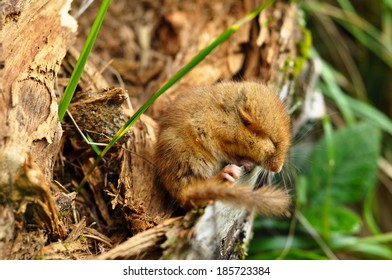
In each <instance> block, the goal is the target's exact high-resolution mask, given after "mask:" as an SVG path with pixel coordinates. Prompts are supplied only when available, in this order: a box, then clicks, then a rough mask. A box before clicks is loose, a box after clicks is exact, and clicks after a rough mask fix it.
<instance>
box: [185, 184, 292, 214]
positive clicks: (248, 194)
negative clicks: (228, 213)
mask: <svg viewBox="0 0 392 280" xmlns="http://www.w3.org/2000/svg"><path fill="white" fill-rule="evenodd" d="M180 197H181V201H180V203H181V204H183V206H185V208H192V207H195V206H199V207H200V206H204V205H205V204H206V203H207V202H208V201H211V200H212V201H216V200H219V201H222V202H225V203H229V204H232V205H236V206H239V207H243V208H246V209H247V210H249V211H256V212H257V213H259V214H261V215H263V216H283V215H286V216H287V215H288V214H289V207H290V204H291V198H290V195H289V193H288V192H287V191H286V190H284V189H281V188H277V187H273V186H270V185H266V186H263V187H261V188H259V189H257V190H252V189H251V188H250V186H249V185H240V186H232V185H231V184H227V183H221V184H214V185H203V186H202V185H200V186H191V187H188V188H185V189H184V190H183V191H182V194H181V196H180Z"/></svg>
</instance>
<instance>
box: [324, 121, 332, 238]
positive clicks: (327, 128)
mask: <svg viewBox="0 0 392 280" xmlns="http://www.w3.org/2000/svg"><path fill="white" fill-rule="evenodd" d="M323 128H324V135H325V140H326V143H327V149H328V173H327V174H328V175H327V176H328V178H327V181H326V185H325V188H326V194H325V200H324V207H323V237H324V238H325V239H327V240H329V234H330V230H329V227H330V220H329V216H330V214H329V211H330V208H331V189H332V186H331V184H332V176H333V174H334V169H335V143H334V139H333V128H332V124H331V121H330V120H329V118H328V117H324V118H323Z"/></svg>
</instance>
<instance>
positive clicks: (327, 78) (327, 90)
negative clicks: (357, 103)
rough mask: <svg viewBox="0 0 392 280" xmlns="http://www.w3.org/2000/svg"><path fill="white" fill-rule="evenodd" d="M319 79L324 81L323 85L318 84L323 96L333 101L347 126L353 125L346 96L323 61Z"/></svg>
mask: <svg viewBox="0 0 392 280" xmlns="http://www.w3.org/2000/svg"><path fill="white" fill-rule="evenodd" d="M321 77H322V78H323V81H324V83H323V84H320V87H321V89H322V92H323V94H324V95H326V96H328V97H329V98H331V99H333V100H334V101H335V103H336V105H337V106H338V108H339V110H340V111H341V112H342V115H343V118H344V120H345V121H346V123H347V125H348V126H351V125H353V124H354V123H355V117H354V115H353V112H352V110H351V108H350V104H349V103H348V101H347V99H346V98H345V97H346V94H345V93H344V92H343V90H342V89H341V87H340V86H339V85H338V83H337V81H336V77H335V75H334V72H333V69H332V68H331V67H330V66H329V65H328V64H327V63H325V62H324V61H323V67H322V71H321Z"/></svg>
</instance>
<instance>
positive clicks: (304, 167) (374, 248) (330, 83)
mask: <svg viewBox="0 0 392 280" xmlns="http://www.w3.org/2000/svg"><path fill="white" fill-rule="evenodd" d="M298 4H299V6H300V7H301V9H302V10H303V12H304V20H305V25H306V27H307V28H308V29H309V31H310V32H311V35H312V44H313V46H312V50H311V56H312V57H313V58H314V59H316V60H317V61H319V62H320V64H319V65H320V66H321V68H320V79H319V81H318V82H317V86H316V88H317V90H316V91H319V92H321V94H322V96H323V97H324V101H325V108H326V113H327V114H326V115H325V116H324V117H323V118H322V119H321V120H320V121H317V122H313V123H310V124H309V125H308V129H306V130H305V131H304V133H303V134H301V136H300V137H299V138H297V139H295V141H294V143H293V144H294V146H293V151H292V153H291V156H290V163H289V164H288V165H289V166H288V168H287V169H288V172H287V173H290V174H289V175H288V176H287V177H290V178H291V181H294V185H295V196H296V200H297V201H296V210H295V214H294V216H293V219H292V220H291V221H283V220H275V219H258V220H257V222H256V225H255V236H254V239H253V241H252V243H251V245H250V252H249V256H248V257H249V258H251V259H275V258H278V259H336V258H339V259H392V165H391V163H392V153H391V151H392V150H391V149H392V141H391V135H392V123H391V116H392V71H391V68H392V36H391V35H392V1H391V0H378V1H370V0H336V1H335V0H331V1H298ZM296 142H297V143H296ZM292 166H295V171H292Z"/></svg>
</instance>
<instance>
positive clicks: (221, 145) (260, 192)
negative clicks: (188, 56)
mask: <svg viewBox="0 0 392 280" xmlns="http://www.w3.org/2000/svg"><path fill="white" fill-rule="evenodd" d="M159 123H160V128H159V133H158V141H157V149H156V154H155V163H156V166H157V170H158V174H157V175H158V180H159V182H160V184H162V185H163V186H164V187H165V188H166V190H167V191H168V192H169V193H170V195H171V196H172V197H173V198H174V199H176V200H177V201H178V203H179V204H180V206H182V207H183V208H185V209H188V210H189V209H192V208H194V207H203V206H205V205H206V204H207V203H208V202H209V201H215V200H221V201H224V202H227V203H231V204H235V205H238V206H241V207H245V208H247V209H248V210H256V211H257V212H259V213H260V214H262V215H266V216H272V215H283V214H287V211H288V208H289V205H290V203H291V199H290V195H289V194H288V192H287V191H286V190H285V189H282V188H277V187H274V186H270V185H265V186H262V187H261V188H259V189H257V190H254V187H253V183H254V182H251V181H247V180H240V179H241V178H240V177H241V176H242V173H243V171H244V170H245V173H252V172H253V173H254V171H256V173H258V171H259V170H261V168H263V169H266V170H269V171H273V172H279V171H280V170H281V168H282V166H283V163H284V161H285V157H286V153H287V151H288V149H289V146H290V140H291V134H290V118H289V115H288V112H287V109H286V108H285V105H284V104H283V103H282V102H281V100H280V99H279V97H278V96H277V95H276V93H275V91H273V90H272V89H270V88H269V87H267V86H265V85H263V84H261V83H257V82H222V83H218V84H215V85H212V86H201V87H196V88H193V89H190V90H187V91H185V92H182V93H180V94H179V95H178V96H177V97H176V98H175V99H174V100H173V102H172V103H171V105H170V106H169V108H168V109H167V110H165V111H164V112H163V113H162V115H161V118H160V120H159ZM253 177H254V176H253ZM236 181H240V183H238V184H236V185H235V186H233V185H234V184H233V182H236ZM244 181H245V182H244Z"/></svg>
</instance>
